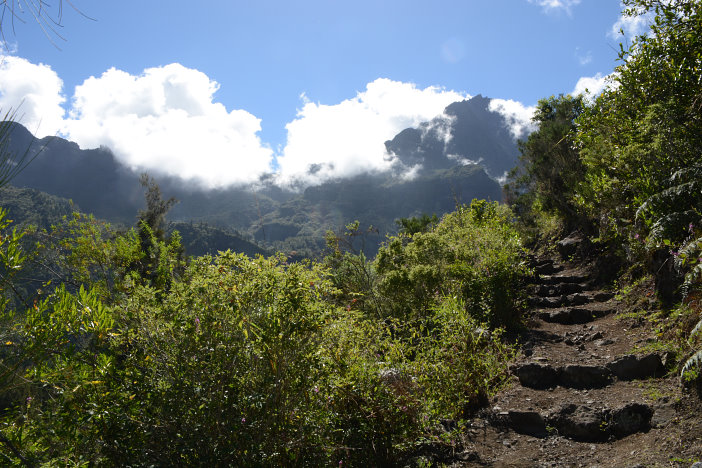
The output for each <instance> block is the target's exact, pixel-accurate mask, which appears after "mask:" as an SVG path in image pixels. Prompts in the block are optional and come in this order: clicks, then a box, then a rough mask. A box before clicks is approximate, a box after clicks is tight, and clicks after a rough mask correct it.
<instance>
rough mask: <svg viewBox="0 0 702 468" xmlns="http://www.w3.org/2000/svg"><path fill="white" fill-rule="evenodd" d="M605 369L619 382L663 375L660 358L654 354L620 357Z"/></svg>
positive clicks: (663, 370) (663, 369) (663, 368)
mask: <svg viewBox="0 0 702 468" xmlns="http://www.w3.org/2000/svg"><path fill="white" fill-rule="evenodd" d="M607 368H608V369H609V370H610V371H612V373H613V374H614V375H616V376H617V378H618V379H620V380H634V379H646V378H649V377H657V376H660V375H662V374H663V373H665V367H664V366H663V363H662V362H661V357H660V356H659V355H658V354H654V353H651V354H647V355H645V356H634V355H631V354H630V355H627V356H622V357H620V358H618V359H615V360H614V361H612V362H610V363H609V364H607Z"/></svg>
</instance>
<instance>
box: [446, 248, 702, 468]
mask: <svg viewBox="0 0 702 468" xmlns="http://www.w3.org/2000/svg"><path fill="white" fill-rule="evenodd" d="M536 270H537V273H539V276H538V279H537V280H536V281H535V284H534V285H533V286H531V288H532V289H531V297H530V299H529V304H530V306H531V311H530V313H529V317H530V319H529V321H528V326H529V328H528V330H526V331H525V332H524V333H523V334H522V336H521V338H520V342H521V343H522V354H521V356H520V358H519V359H518V362H517V363H516V364H515V365H513V366H512V368H511V371H512V374H513V376H512V384H511V385H510V386H509V387H508V388H507V389H506V390H504V391H503V392H501V393H500V394H499V395H498V396H497V398H496V399H495V400H494V401H493V403H492V405H491V407H490V408H489V409H488V410H485V411H483V412H482V413H481V414H480V416H479V417H476V418H474V419H473V420H472V421H471V423H470V428H469V430H468V432H467V434H466V436H465V439H464V440H463V444H462V446H463V447H462V448H463V450H462V451H461V453H458V454H456V455H455V458H454V463H453V466H494V467H570V466H572V467H591V468H594V467H600V468H604V467H649V466H651V467H670V466H681V467H685V468H688V467H690V466H691V465H692V464H693V462H695V461H698V460H700V458H702V406H701V405H700V400H699V398H698V397H697V396H696V395H692V394H690V393H689V392H684V391H682V389H681V387H680V381H679V378H678V377H677V375H676V374H675V373H672V375H671V374H670V372H669V370H670V369H671V368H672V367H673V366H674V365H675V363H674V362H671V361H672V360H673V359H674V356H672V355H670V354H668V353H665V352H636V351H635V350H636V349H641V348H645V346H646V345H651V344H654V343H655V340H656V337H655V333H654V330H652V329H651V327H650V325H648V323H647V322H645V321H641V320H637V319H636V318H633V317H632V318H626V316H627V312H630V310H628V308H627V306H626V305H625V304H622V303H620V302H619V301H618V300H617V299H616V298H615V296H614V294H613V293H611V292H608V291H603V290H600V289H598V288H597V287H596V286H595V285H594V282H593V281H592V280H591V278H590V275H589V271H588V269H587V268H586V267H582V266H574V265H570V264H561V263H559V262H558V261H555V260H553V259H545V260H541V261H538V262H537V263H536ZM648 348H649V349H653V348H655V347H654V346H648Z"/></svg>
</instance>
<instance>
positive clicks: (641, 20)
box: [609, 3, 654, 40]
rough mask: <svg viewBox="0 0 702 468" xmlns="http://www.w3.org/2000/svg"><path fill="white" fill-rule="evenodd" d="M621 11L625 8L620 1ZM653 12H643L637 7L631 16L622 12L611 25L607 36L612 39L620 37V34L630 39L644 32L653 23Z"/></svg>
mask: <svg viewBox="0 0 702 468" xmlns="http://www.w3.org/2000/svg"><path fill="white" fill-rule="evenodd" d="M620 5H621V9H622V12H623V11H624V9H625V8H626V5H624V3H620ZM653 17H654V14H653V13H652V12H648V13H644V12H643V10H641V9H639V11H638V13H637V14H635V15H633V16H628V15H625V14H622V15H621V16H620V17H619V19H618V20H617V22H616V23H614V24H613V25H612V29H611V30H610V31H609V36H610V37H611V38H613V39H620V38H621V37H622V34H623V35H624V37H625V38H627V39H629V40H631V39H633V38H634V37H636V36H639V35H641V34H644V33H645V32H646V31H647V30H648V29H649V27H650V26H651V24H652V23H653Z"/></svg>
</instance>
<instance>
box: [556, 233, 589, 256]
mask: <svg viewBox="0 0 702 468" xmlns="http://www.w3.org/2000/svg"><path fill="white" fill-rule="evenodd" d="M584 240H585V237H584V236H583V234H582V233H581V232H578V231H574V232H572V233H570V234H569V235H568V237H566V238H565V239H562V240H560V241H558V243H557V244H556V247H557V248H558V253H559V254H560V255H561V257H562V258H564V259H566V258H569V257H572V256H573V255H575V254H576V253H577V252H578V250H580V248H581V246H582V244H583V241H584Z"/></svg>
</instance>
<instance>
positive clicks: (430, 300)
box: [376, 200, 526, 326]
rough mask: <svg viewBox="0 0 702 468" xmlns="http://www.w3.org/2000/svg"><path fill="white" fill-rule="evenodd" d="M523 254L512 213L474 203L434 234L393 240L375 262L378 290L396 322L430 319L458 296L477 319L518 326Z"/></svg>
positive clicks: (448, 217) (451, 216)
mask: <svg viewBox="0 0 702 468" xmlns="http://www.w3.org/2000/svg"><path fill="white" fill-rule="evenodd" d="M521 253H522V247H521V243H520V240H519V236H518V235H517V233H516V231H515V229H514V227H513V225H512V223H511V213H510V211H509V210H508V209H507V208H505V207H504V206H501V205H498V204H497V203H496V202H492V203H490V202H486V201H485V200H474V201H473V202H472V203H471V204H470V205H469V206H467V205H462V206H460V207H459V208H458V210H457V211H456V212H454V213H450V214H448V215H446V216H444V218H443V219H442V221H441V222H440V223H439V224H438V225H437V226H436V228H434V229H433V230H432V231H430V232H426V233H417V234H415V235H413V236H411V238H409V237H407V236H404V235H399V236H397V237H392V238H390V239H389V241H388V244H387V245H386V246H384V247H382V248H381V249H380V251H379V252H378V257H377V261H376V262H377V271H378V274H379V275H380V281H379V290H380V291H381V293H382V294H383V296H384V297H386V298H387V300H388V301H389V313H390V314H391V315H393V316H396V317H403V318H409V317H412V318H421V317H426V316H427V315H428V314H429V313H430V311H431V310H432V307H433V306H434V304H436V302H437V300H438V299H439V298H441V297H443V296H447V295H458V296H459V297H461V298H462V300H463V303H464V305H465V307H466V308H467V310H468V311H470V313H471V315H472V316H473V317H474V318H475V319H476V320H478V321H480V322H488V323H490V324H491V325H492V326H509V325H514V324H515V323H516V321H517V318H518V312H519V306H518V304H519V300H520V296H519V295H518V293H517V291H518V282H519V280H520V278H521V277H522V276H523V275H524V274H525V273H526V267H525V265H524V264H523V263H522V262H521V261H520V255H521Z"/></svg>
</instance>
